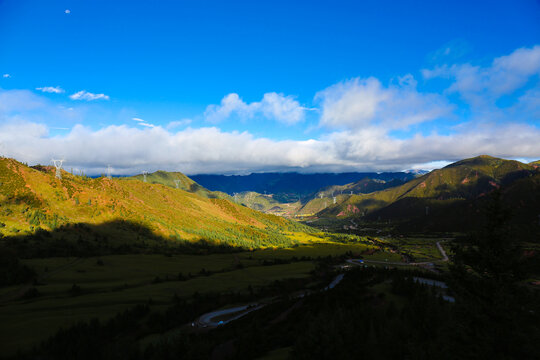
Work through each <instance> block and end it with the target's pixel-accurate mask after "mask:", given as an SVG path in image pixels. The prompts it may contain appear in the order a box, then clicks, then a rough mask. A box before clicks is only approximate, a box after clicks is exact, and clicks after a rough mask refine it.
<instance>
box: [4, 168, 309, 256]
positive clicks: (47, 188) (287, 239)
mask: <svg viewBox="0 0 540 360" xmlns="http://www.w3.org/2000/svg"><path fill="white" fill-rule="evenodd" d="M161 176H162V173H159V172H158V173H155V174H151V175H149V176H148V179H147V181H148V182H147V183H145V182H143V181H139V180H136V179H131V180H129V179H111V180H110V179H107V178H97V179H91V178H87V177H80V176H74V175H72V174H69V173H67V172H63V173H62V179H61V180H60V179H56V178H55V176H54V170H53V169H52V168H50V167H36V168H32V167H28V166H26V165H23V164H21V163H19V162H17V161H15V160H13V159H6V158H2V159H0V183H1V185H0V233H1V234H2V235H3V236H11V237H13V236H25V235H30V234H36V233H38V234H41V233H43V232H44V231H52V230H54V231H57V232H58V231H60V230H62V229H65V228H66V227H70V226H71V227H73V226H72V225H73V224H85V228H84V229H86V230H88V231H90V230H89V229H91V228H92V229H100V228H101V227H102V228H103V230H102V233H103V234H106V235H107V236H106V238H107V239H108V240H109V241H117V240H118V239H120V238H121V239H122V240H123V241H126V242H129V241H131V240H133V241H135V238H139V235H140V234H139V235H138V234H137V231H138V230H134V229H145V231H146V230H147V231H149V232H150V233H151V234H152V235H154V236H159V237H161V238H165V239H171V241H180V240H184V241H190V242H194V241H197V240H201V239H204V240H208V241H210V242H213V243H216V244H227V245H234V246H242V247H245V248H257V247H265V246H290V245H292V244H294V243H295V240H294V239H293V238H294V236H291V235H290V234H291V233H294V232H297V231H304V230H307V231H309V228H307V227H304V226H303V225H299V224H297V223H293V222H291V221H288V220H286V219H283V218H281V217H277V216H272V215H267V214H263V213H260V212H257V211H254V210H252V209H249V208H246V207H244V206H241V205H238V204H235V203H233V202H230V201H228V200H225V199H220V198H207V197H203V196H199V195H198V192H203V195H204V194H206V195H211V193H210V194H209V193H205V192H204V191H205V190H206V189H204V188H202V189H200V188H198V189H196V190H195V193H192V192H188V191H184V190H182V189H176V188H175V187H174V186H166V185H161V184H153V183H151V182H152V181H153V179H155V178H156V177H161ZM174 176H176V177H178V178H180V180H182V181H183V186H184V187H190V190H192V191H193V189H194V188H196V187H197V185H196V184H195V183H193V182H192V181H190V179H189V178H187V177H185V176H183V175H181V174H179V173H175V174H174ZM165 179H167V178H166V177H165ZM171 181H172V180H171ZM173 185H174V182H173ZM96 231H97V230H96ZM141 231H142V230H141ZM73 232H74V233H77V231H73ZM285 232H286V233H287V235H285ZM103 236H105V235H103ZM62 237H63V235H60V238H62ZM98 237H99V236H98ZM130 237H132V238H133V239H131V238H130ZM74 241H76V239H75V240H74ZM141 241H142V240H141Z"/></svg>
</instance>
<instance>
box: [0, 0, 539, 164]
mask: <svg viewBox="0 0 540 360" xmlns="http://www.w3.org/2000/svg"><path fill="white" fill-rule="evenodd" d="M539 73H540V3H539V2H538V1H532V0H531V1H474V2H471V1H467V2H465V1H463V2H460V1H424V2H422V1H332V2H322V1H321V2H317V1H295V2H292V1H272V2H254V1H245V2H235V1H228V2H217V1H133V0H132V1H98V0H93V1H82V0H79V1H46V0H39V1H38V0H36V1H24V0H4V1H2V2H0V76H1V77H0V153H4V154H5V155H7V156H13V157H15V158H17V159H19V160H22V161H27V162H30V163H37V162H41V163H43V162H48V161H49V160H50V158H51V157H65V158H66V164H69V163H71V165H72V166H75V167H79V168H85V169H87V171H90V172H93V171H94V172H98V171H101V170H102V168H103V166H104V165H103V164H107V163H113V164H114V166H115V169H116V171H117V172H118V173H133V172H138V171H141V170H143V169H144V170H150V171H153V170H157V169H166V170H181V171H185V172H187V173H201V172H220V173H244V172H251V171H292V170H294V171H297V170H298V171H351V170H358V171H363V170H401V169H406V168H410V167H429V166H430V163H433V162H437V161H453V160H456V159H460V158H463V157H470V156H475V155H478V154H480V153H489V154H491V155H494V156H501V157H507V158H525V159H536V158H540V147H539V145H538V144H537V143H538V141H537V140H535V139H536V138H537V136H540V125H539V124H540V117H539V114H540V109H539V108H540V85H539ZM134 118H135V119H138V120H133V119H134ZM141 120H142V121H141ZM143 144H144V145H143ZM437 164H439V163H437Z"/></svg>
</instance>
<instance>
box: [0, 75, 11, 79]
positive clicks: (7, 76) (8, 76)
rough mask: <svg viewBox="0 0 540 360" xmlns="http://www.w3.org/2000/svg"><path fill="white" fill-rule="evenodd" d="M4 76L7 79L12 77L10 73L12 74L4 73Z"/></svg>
mask: <svg viewBox="0 0 540 360" xmlns="http://www.w3.org/2000/svg"><path fill="white" fill-rule="evenodd" d="M2 77H3V78H4V79H7V78H10V77H11V75H10V74H4V75H2Z"/></svg>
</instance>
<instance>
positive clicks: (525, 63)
mask: <svg viewBox="0 0 540 360" xmlns="http://www.w3.org/2000/svg"><path fill="white" fill-rule="evenodd" d="M422 74H423V76H424V78H425V79H432V78H436V77H442V78H448V79H451V80H452V81H453V82H452V84H451V85H450V87H449V88H448V92H456V93H459V94H461V96H462V97H463V98H464V99H465V100H466V101H468V102H469V103H470V104H472V105H474V106H486V105H487V104H490V103H493V102H494V101H496V100H497V99H499V98H500V97H501V96H503V95H508V94H512V93H514V92H515V91H516V90H518V89H520V88H522V87H523V86H525V85H526V84H527V83H528V82H529V81H530V79H531V78H533V77H535V78H536V79H538V75H540V45H535V46H533V47H532V48H520V49H517V50H515V51H513V52H512V53H511V54H510V55H505V56H501V57H498V58H495V59H494V60H493V62H492V63H491V65H490V66H487V67H481V66H474V65H471V64H469V63H466V64H454V65H451V66H448V65H443V66H439V67H435V68H434V69H424V70H422Z"/></svg>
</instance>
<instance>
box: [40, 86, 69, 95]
mask: <svg viewBox="0 0 540 360" xmlns="http://www.w3.org/2000/svg"><path fill="white" fill-rule="evenodd" d="M36 90H39V91H41V92H44V93H54V94H61V93H64V92H65V91H64V89H62V88H61V87H60V86H55V87H53V86H44V87H38V88H36Z"/></svg>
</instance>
